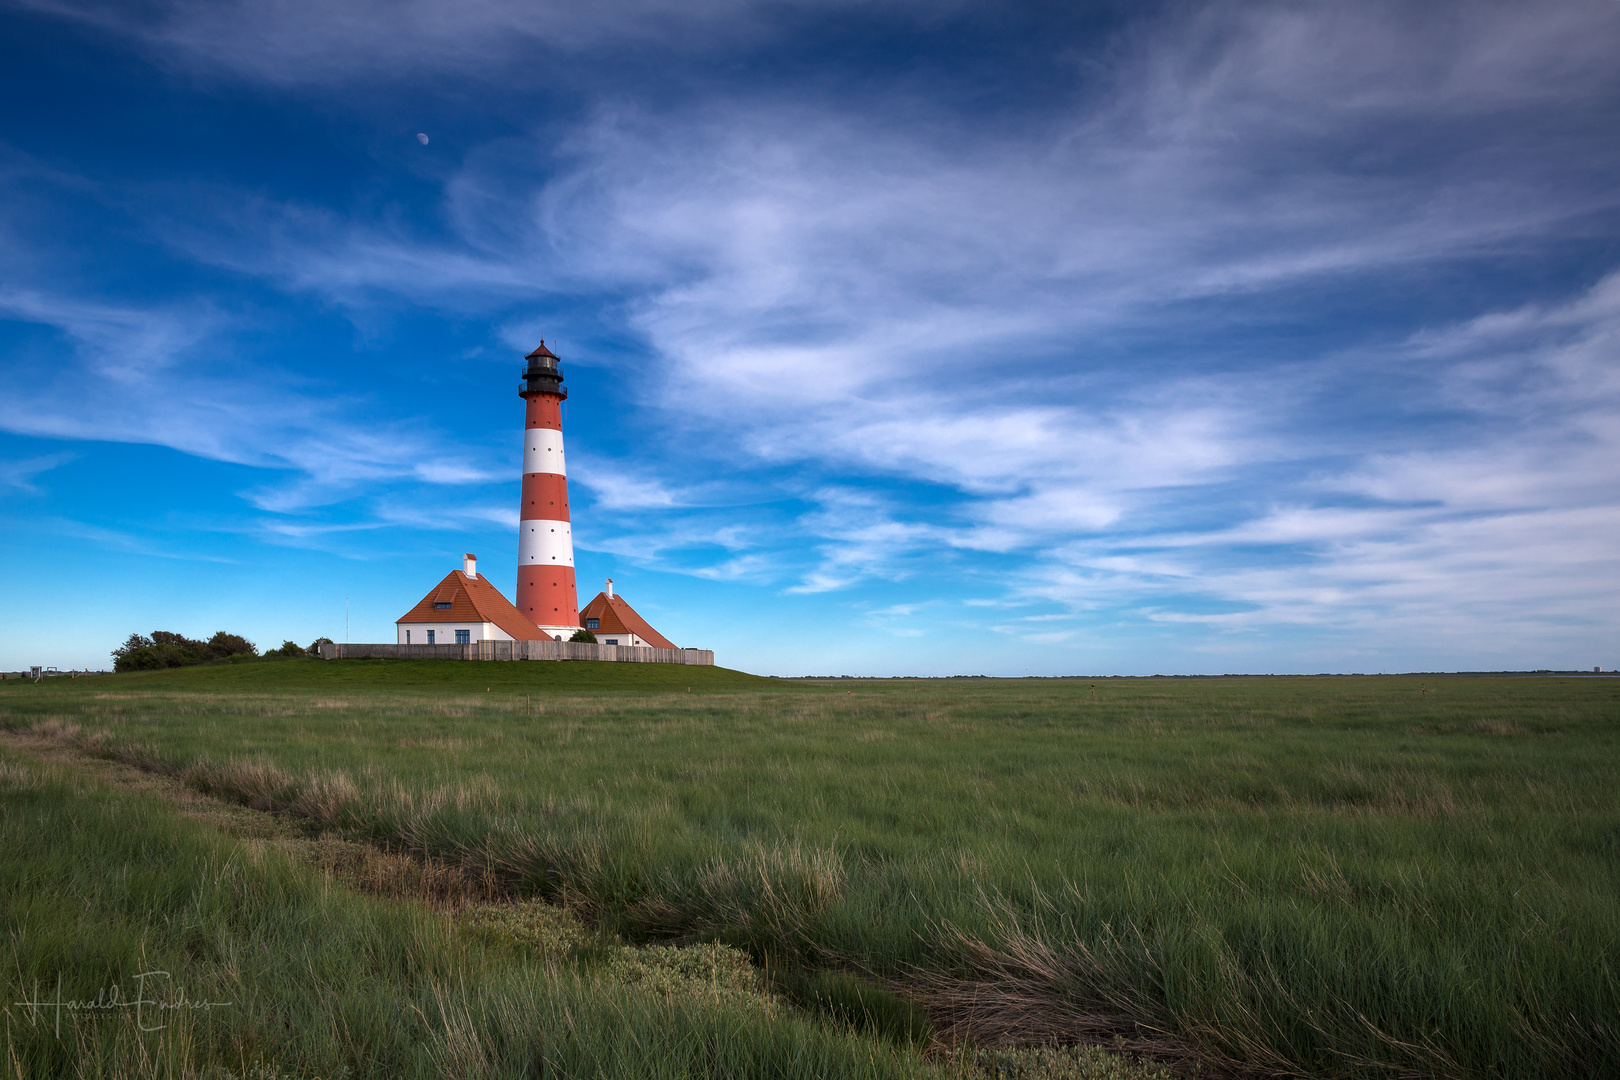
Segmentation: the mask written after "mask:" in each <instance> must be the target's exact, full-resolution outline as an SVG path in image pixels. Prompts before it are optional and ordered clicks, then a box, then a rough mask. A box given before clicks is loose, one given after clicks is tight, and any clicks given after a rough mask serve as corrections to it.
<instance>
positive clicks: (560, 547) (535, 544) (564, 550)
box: [518, 518, 574, 570]
mask: <svg viewBox="0 0 1620 1080" xmlns="http://www.w3.org/2000/svg"><path fill="white" fill-rule="evenodd" d="M573 565H574V538H573V535H572V533H571V532H570V531H569V525H568V522H566V521H551V520H547V519H540V518H534V519H529V520H525V521H521V522H519V523H518V569H520V570H521V569H522V568H523V567H525V566H573Z"/></svg>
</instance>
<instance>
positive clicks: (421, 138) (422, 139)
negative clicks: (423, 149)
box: [416, 131, 428, 146]
mask: <svg viewBox="0 0 1620 1080" xmlns="http://www.w3.org/2000/svg"><path fill="white" fill-rule="evenodd" d="M416 141H417V142H419V143H421V144H422V145H423V146H426V145H427V142H428V140H427V136H426V135H424V134H422V133H421V132H420V131H418V132H417V133H416Z"/></svg>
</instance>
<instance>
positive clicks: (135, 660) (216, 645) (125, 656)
mask: <svg viewBox="0 0 1620 1080" xmlns="http://www.w3.org/2000/svg"><path fill="white" fill-rule="evenodd" d="M258 655H259V649H258V647H257V646H256V645H254V644H253V642H251V641H249V640H248V639H247V638H245V637H243V636H242V635H241V634H228V633H226V632H225V631H223V630H221V631H220V632H219V633H217V634H215V635H214V636H213V637H211V638H209V639H208V640H207V641H198V640H197V639H195V638H188V637H186V636H185V635H184V634H176V633H172V632H171V631H168V630H154V631H152V636H151V637H145V636H143V635H141V634H131V635H129V640H128V641H126V642H124V644H123V645H121V646H119V647H118V648H116V649H114V650H113V653H112V657H113V670H114V671H155V670H158V669H160V668H176V667H191V666H192V665H194V664H207V663H210V662H213V661H217V660H225V661H234V660H251V659H254V658H256V657H257V656H258Z"/></svg>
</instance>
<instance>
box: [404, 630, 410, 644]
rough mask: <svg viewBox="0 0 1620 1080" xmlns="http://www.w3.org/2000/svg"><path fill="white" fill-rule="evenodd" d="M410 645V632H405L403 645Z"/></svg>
mask: <svg viewBox="0 0 1620 1080" xmlns="http://www.w3.org/2000/svg"><path fill="white" fill-rule="evenodd" d="M410 643H411V632H410V631H409V630H407V631H405V644H407V645H409V644H410Z"/></svg>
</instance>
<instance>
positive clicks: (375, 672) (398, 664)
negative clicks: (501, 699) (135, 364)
mask: <svg viewBox="0 0 1620 1080" xmlns="http://www.w3.org/2000/svg"><path fill="white" fill-rule="evenodd" d="M24 685H31V686H39V687H41V688H47V687H48V688H52V689H56V690H60V691H71V690H81V691H82V690H85V689H87V688H94V689H96V690H101V691H105V690H109V689H113V688H116V689H118V690H207V691H216V692H218V691H225V692H229V691H233V690H247V691H280V690H292V691H296V690H319V691H322V692H335V691H344V690H455V691H479V690H484V689H485V688H491V689H494V690H503V691H507V692H511V691H514V690H515V691H518V692H520V693H521V692H525V691H528V692H534V693H545V692H557V693H565V694H578V693H593V692H608V693H616V694H641V693H650V694H668V693H677V694H678V693H683V692H685V691H686V690H687V689H688V688H690V689H691V691H692V692H693V693H716V692H724V691H727V690H754V691H757V690H762V689H766V688H768V687H771V686H774V685H778V680H773V679H765V678H761V677H760V676H758V675H749V674H748V673H746V672H742V671H733V670H732V669H731V668H723V667H699V666H687V665H683V664H621V663H612V662H609V661H597V660H583V661H568V662H565V663H561V662H553V663H547V662H545V661H539V660H519V661H509V662H503V663H497V662H494V661H473V660H283V661H275V660H267V661H262V662H259V663H252V664H207V665H203V666H200V667H185V668H169V669H166V670H162V671H131V672H124V673H120V674H116V675H96V676H93V677H88V678H78V679H67V678H52V679H47V680H45V681H44V682H42V683H38V684H35V683H26V682H24V681H23V680H7V681H6V682H5V683H0V689H3V688H7V687H10V688H20V687H22V686H24Z"/></svg>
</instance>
